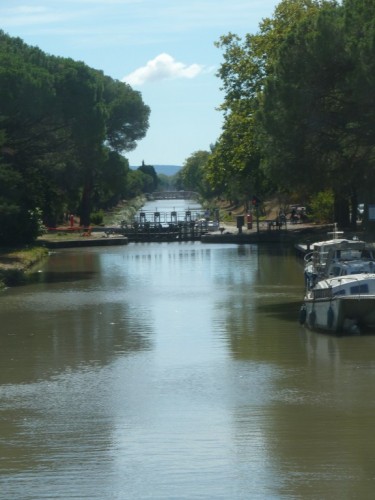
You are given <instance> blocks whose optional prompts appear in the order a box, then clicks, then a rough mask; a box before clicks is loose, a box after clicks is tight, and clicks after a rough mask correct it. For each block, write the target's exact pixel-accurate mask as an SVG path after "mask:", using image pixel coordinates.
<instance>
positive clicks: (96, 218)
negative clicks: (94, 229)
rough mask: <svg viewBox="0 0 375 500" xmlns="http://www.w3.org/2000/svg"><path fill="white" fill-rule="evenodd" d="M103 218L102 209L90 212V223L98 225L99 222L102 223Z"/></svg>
mask: <svg viewBox="0 0 375 500" xmlns="http://www.w3.org/2000/svg"><path fill="white" fill-rule="evenodd" d="M103 220H104V212H103V210H98V211H97V212H93V213H92V214H91V223H92V224H95V225H97V226H99V225H100V224H103Z"/></svg>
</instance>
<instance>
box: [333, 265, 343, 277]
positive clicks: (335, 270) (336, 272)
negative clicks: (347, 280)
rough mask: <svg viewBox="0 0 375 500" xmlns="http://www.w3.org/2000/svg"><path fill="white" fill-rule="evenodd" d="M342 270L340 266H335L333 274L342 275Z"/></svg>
mask: <svg viewBox="0 0 375 500" xmlns="http://www.w3.org/2000/svg"><path fill="white" fill-rule="evenodd" d="M340 271H341V268H340V267H338V266H334V267H333V269H332V274H333V276H340Z"/></svg>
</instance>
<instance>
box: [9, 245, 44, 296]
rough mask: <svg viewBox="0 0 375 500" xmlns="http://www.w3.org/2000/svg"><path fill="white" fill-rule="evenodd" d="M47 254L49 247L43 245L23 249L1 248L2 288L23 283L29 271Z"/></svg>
mask: <svg viewBox="0 0 375 500" xmlns="http://www.w3.org/2000/svg"><path fill="white" fill-rule="evenodd" d="M47 256H48V249H47V248H44V247H41V246H33V247H29V248H22V249H4V248H3V249H1V248H0V288H3V287H6V286H13V285H19V284H20V283H23V282H24V281H25V279H26V275H27V272H28V271H29V270H31V269H32V268H33V266H34V265H35V264H37V263H38V262H40V261H41V260H43V259H45V258H47Z"/></svg>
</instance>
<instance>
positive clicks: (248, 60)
mask: <svg viewBox="0 0 375 500" xmlns="http://www.w3.org/2000/svg"><path fill="white" fill-rule="evenodd" d="M320 3H321V2H319V1H314V0H284V1H282V2H281V3H280V4H279V5H278V6H277V7H276V9H275V13H274V16H273V17H272V18H269V19H265V20H263V21H262V23H261V25H260V30H259V32H258V33H256V34H255V35H252V34H248V35H246V36H245V38H244V40H241V39H240V38H239V37H238V36H237V35H234V34H232V33H229V34H228V35H226V36H223V37H221V39H220V41H219V42H218V43H217V46H218V47H219V48H222V49H224V51H225V52H224V62H223V63H222V65H221V67H220V69H219V72H218V76H219V77H220V78H221V80H222V83H223V86H222V90H224V93H225V98H224V102H223V104H222V106H221V110H222V111H223V112H224V126H223V133H222V135H221V136H220V138H219V140H218V144H217V147H216V148H215V151H214V154H213V157H212V160H211V161H210V174H209V175H210V182H212V183H213V184H215V185H217V186H219V185H220V186H221V188H222V189H224V190H225V191H226V192H228V190H229V189H230V185H231V184H232V180H233V179H235V180H236V183H237V184H238V185H242V186H244V185H245V184H246V185H247V188H246V189H243V190H242V191H243V194H242V195H243V196H244V195H245V193H246V191H247V192H248V193H249V192H252V191H254V190H257V191H259V190H262V191H264V192H265V191H267V190H268V189H270V187H271V186H272V184H273V178H271V177H270V178H269V180H268V181H267V180H266V174H267V170H266V169H265V166H266V165H267V164H266V162H265V161H264V160H265V158H264V156H265V155H264V144H265V139H266V137H265V136H264V134H263V128H262V126H261V123H260V122H259V119H258V112H259V109H260V108H261V106H262V100H263V91H264V85H265V82H266V79H267V78H269V77H270V75H272V74H273V72H274V62H275V60H276V59H277V54H278V50H279V47H280V44H281V43H282V42H283V41H284V40H285V39H286V38H287V37H288V35H289V34H290V33H291V32H292V31H293V29H294V27H295V26H296V25H297V24H298V22H299V21H300V20H301V19H303V18H306V17H309V16H311V15H313V14H314V12H316V11H317V10H318V9H319V6H320Z"/></svg>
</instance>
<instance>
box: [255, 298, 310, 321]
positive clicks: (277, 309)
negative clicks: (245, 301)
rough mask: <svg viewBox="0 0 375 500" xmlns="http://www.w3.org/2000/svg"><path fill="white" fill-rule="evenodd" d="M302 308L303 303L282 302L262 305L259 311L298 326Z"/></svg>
mask: <svg viewBox="0 0 375 500" xmlns="http://www.w3.org/2000/svg"><path fill="white" fill-rule="evenodd" d="M300 307H301V301H293V302H281V303H278V304H261V305H259V306H258V311H259V312H261V313H264V314H268V315H269V316H273V317H274V318H277V319H280V320H283V321H288V322H292V323H296V324H297V322H298V314H299V310H300Z"/></svg>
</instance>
